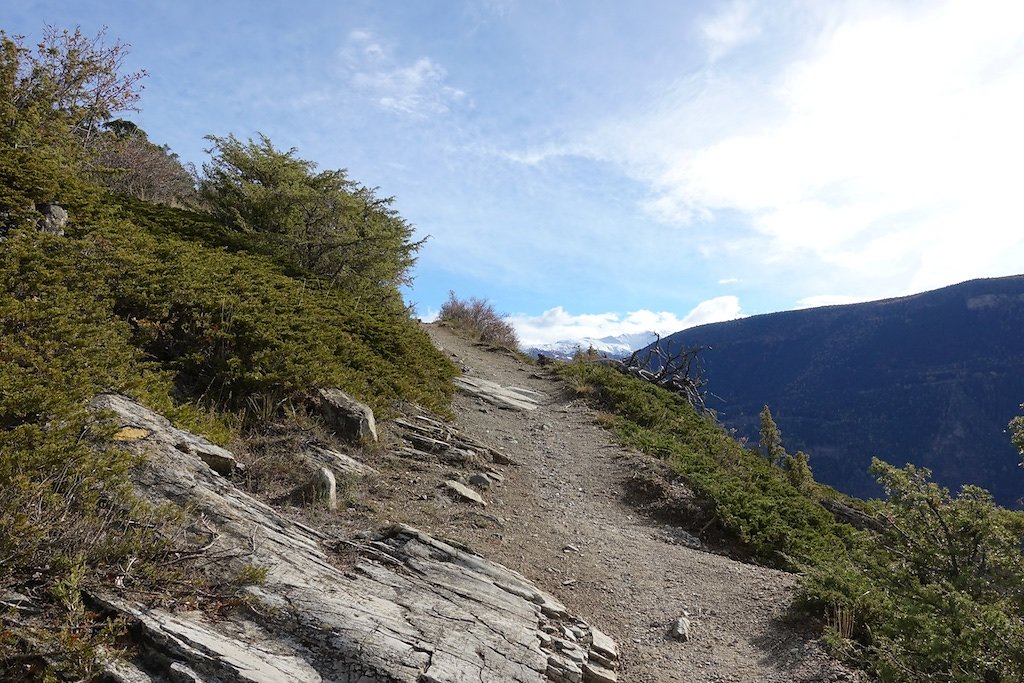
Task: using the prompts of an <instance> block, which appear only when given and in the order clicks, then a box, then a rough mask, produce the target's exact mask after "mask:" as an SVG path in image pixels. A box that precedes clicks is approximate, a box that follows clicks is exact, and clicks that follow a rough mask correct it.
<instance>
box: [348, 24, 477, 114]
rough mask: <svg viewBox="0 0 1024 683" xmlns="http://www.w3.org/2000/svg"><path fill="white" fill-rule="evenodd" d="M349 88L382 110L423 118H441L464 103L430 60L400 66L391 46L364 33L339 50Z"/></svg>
mask: <svg viewBox="0 0 1024 683" xmlns="http://www.w3.org/2000/svg"><path fill="white" fill-rule="evenodd" d="M342 57H343V61H344V63H345V68H346V69H347V71H348V73H349V74H350V79H351V83H352V86H353V87H354V88H355V89H356V90H358V91H361V92H363V93H365V94H366V95H368V96H369V97H371V98H372V99H373V100H374V101H375V102H376V104H377V106H379V107H381V108H382V109H387V110H390V111H394V112H397V113H400V114H407V115H411V116H417V117H423V116H428V115H431V114H443V113H445V112H447V111H449V110H450V109H451V107H452V106H454V105H455V104H457V103H459V102H462V101H464V100H465V99H466V93H465V92H464V91H463V90H461V89H459V88H456V87H453V86H451V85H449V84H448V82H447V81H448V72H447V71H446V70H445V68H444V67H443V66H441V65H440V64H438V63H436V62H435V61H433V60H431V59H430V58H429V57H419V58H417V59H416V60H414V61H413V62H411V63H405V64H402V63H399V61H398V60H397V59H396V57H395V56H394V53H393V50H392V48H391V47H390V46H388V45H387V44H385V43H384V42H382V41H380V40H378V39H377V37H376V36H374V34H372V33H371V32H369V31H366V30H355V31H352V32H351V33H349V36H348V41H347V43H346V45H345V47H344V49H343V50H342Z"/></svg>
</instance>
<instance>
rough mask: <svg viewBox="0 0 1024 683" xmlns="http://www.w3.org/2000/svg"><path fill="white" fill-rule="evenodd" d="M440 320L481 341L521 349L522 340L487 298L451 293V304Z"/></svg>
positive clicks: (441, 314)
mask: <svg viewBox="0 0 1024 683" xmlns="http://www.w3.org/2000/svg"><path fill="white" fill-rule="evenodd" d="M438 320H439V321H440V322H442V323H445V324H447V325H449V326H450V327H452V328H454V329H456V330H459V331H461V332H465V333H468V334H469V335H471V336H472V337H473V338H474V339H477V340H478V341H481V342H484V343H487V344H493V345H495V346H501V347H504V348H507V349H510V350H513V351H514V350H517V349H518V348H519V337H518V336H517V335H516V331H515V329H513V327H512V325H510V324H509V323H508V322H506V321H505V319H504V316H503V315H501V314H499V313H498V312H497V311H496V310H495V309H494V305H493V304H491V302H489V301H487V300H486V299H478V298H476V297H470V298H469V299H466V300H463V299H459V298H458V297H457V296H455V292H452V291H450V292H448V301H446V302H445V303H444V305H442V306H441V313H440V315H439V316H438Z"/></svg>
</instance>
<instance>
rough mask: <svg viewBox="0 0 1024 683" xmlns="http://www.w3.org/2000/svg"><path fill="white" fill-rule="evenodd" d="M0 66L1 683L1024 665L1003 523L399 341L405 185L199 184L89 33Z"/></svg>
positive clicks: (1012, 556) (264, 151)
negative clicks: (865, 497) (139, 110)
mask: <svg viewBox="0 0 1024 683" xmlns="http://www.w3.org/2000/svg"><path fill="white" fill-rule="evenodd" d="M0 47H2V50H0V120H2V121H3V124H2V125H0V181H2V182H0V247H2V249H0V281H2V283H3V287H2V288H0V566H2V568H3V571H2V572H0V679H2V680H16V681H33V682H34V681H46V682H50V681H89V682H90V683H91V682H92V681H103V682H104V683H107V682H108V681H115V682H117V683H137V682H146V683H178V682H179V681H183V680H187V681H196V682H200V683H202V682H208V683H216V682H220V681H249V682H253V681H260V682H270V681H301V682H303V683H307V682H308V683H323V681H325V680H332V681H334V680H337V681H360V682H362V683H370V682H373V681H381V682H384V681H387V682H388V683H391V682H399V683H427V682H434V683H446V682H448V681H453V682H454V681H467V680H471V681H481V683H505V682H506V681H516V682H519V683H543V682H551V683H567V682H571V683H617V681H618V680H620V675H621V676H622V680H628V681H649V682H651V683H660V682H661V681H666V682H667V681H674V680H680V678H683V679H684V680H696V681H727V680H731V681H747V680H757V681H769V682H777V683H782V682H783V681H805V682H806V683H811V682H812V681H822V680H829V681H849V680H852V681H856V680H864V679H866V678H873V679H877V680H880V681H885V682H886V683H889V682H890V681H892V682H893V683H896V682H903V681H907V682H912V683H923V682H925V681H927V682H928V683H931V682H932V681H941V682H949V683H952V682H953V681H956V682H957V683H959V682H962V681H985V682H986V683H991V682H995V683H1008V682H1010V681H1019V680H1021V678H1022V676H1024V619H1022V611H1024V607H1022V606H1024V580H1022V578H1021V577H1024V554H1022V551H1021V548H1022V546H1021V542H1020V541H1021V538H1022V537H1024V514H1022V513H1018V512H1013V511H1009V510H1006V509H1003V508H1000V507H998V506H996V505H994V504H993V503H992V501H991V499H990V497H989V496H988V494H987V493H986V492H985V491H983V490H981V489H977V488H973V487H967V488H966V489H965V490H964V491H963V492H962V493H961V494H960V495H959V496H951V495H950V494H949V492H948V491H945V490H943V489H941V488H940V487H938V486H936V485H935V484H934V483H931V482H930V481H929V480H928V477H927V475H926V474H925V473H923V472H921V471H920V470H917V469H916V468H914V467H907V468H895V467H892V466H889V465H886V464H885V463H883V462H875V463H873V465H872V474H873V476H875V477H876V478H877V479H878V480H879V481H880V482H881V483H882V484H883V485H884V487H885V489H886V490H887V492H888V493H889V497H888V498H887V500H884V501H882V500H878V501H867V502H865V501H861V500H857V499H854V498H850V497H848V496H844V495H842V494H840V493H838V492H836V491H835V490H833V489H831V488H830V487H828V486H825V485H823V484H821V483H819V482H816V481H815V480H814V479H813V477H812V476H811V473H810V471H809V470H808V469H807V467H806V462H805V461H804V460H803V459H802V458H801V457H799V455H797V456H788V455H786V454H785V453H784V452H783V451H781V449H776V450H775V451H773V452H774V453H775V456H776V457H772V458H771V459H768V458H765V457H763V456H762V455H761V454H759V453H758V452H756V451H755V450H753V449H750V448H747V447H745V445H744V444H742V443H740V442H738V441H737V440H735V439H733V438H732V437H731V435H730V434H729V432H728V431H727V430H726V429H725V428H723V426H722V425H721V424H720V423H719V422H717V421H716V419H715V417H714V416H713V415H711V414H708V413H706V412H702V411H700V410H698V409H697V408H696V407H695V406H694V405H692V404H691V403H690V402H689V400H688V399H687V398H686V397H685V396H684V395H682V394H678V393H671V392H669V391H666V390H665V389H663V388H661V387H657V386H654V385H653V384H651V383H649V382H645V381H643V380H641V379H638V378H637V377H635V376H630V373H628V372H619V371H618V370H619V369H621V368H618V369H617V366H616V365H615V364H614V363H613V362H611V361H608V360H607V359H598V358H594V357H593V356H592V355H590V354H582V355H581V357H579V358H578V359H575V360H574V361H572V362H570V363H562V362H553V361H550V360H549V361H548V362H546V363H545V364H543V365H541V364H540V363H537V364H534V363H533V362H532V361H529V360H527V359H526V358H525V357H524V356H522V355H520V354H518V353H517V352H515V351H513V350H512V348H513V347H514V342H515V336H514V333H512V330H511V328H509V327H508V326H507V324H506V323H504V322H503V321H502V320H501V319H500V318H499V317H498V316H497V314H496V313H495V312H494V309H493V307H492V306H491V305H490V304H489V302H487V301H486V300H478V299H471V300H470V302H469V305H464V304H465V302H460V300H458V298H457V297H456V296H455V294H454V292H453V293H452V294H451V297H450V303H451V304H452V306H451V307H447V306H446V307H445V308H443V309H442V313H444V312H445V311H446V310H447V311H448V312H449V313H451V312H453V311H460V310H461V311H463V312H466V313H470V314H473V315H470V316H469V318H468V319H469V321H470V322H471V323H472V324H465V321H462V322H463V324H457V323H459V319H458V318H449V319H445V316H444V315H442V317H441V318H442V319H441V322H440V323H439V324H438V325H435V326H422V325H420V324H419V322H418V321H416V320H414V319H413V317H412V312H411V311H410V310H409V309H408V308H407V307H406V305H405V304H404V302H403V300H402V297H401V294H400V289H399V288H400V287H401V286H402V285H403V284H405V283H407V282H408V281H409V278H410V277H411V269H412V267H413V265H414V263H415V259H416V255H417V253H418V251H419V249H420V248H421V247H422V246H423V242H422V241H419V242H418V241H414V240H413V230H412V227H411V226H410V224H409V223H408V222H406V221H405V219H404V218H403V217H402V216H400V215H399V214H398V213H397V212H395V211H394V209H393V208H392V200H391V199H390V198H387V197H379V196H377V194H376V191H375V190H373V189H371V188H368V187H366V186H363V185H361V184H359V183H358V182H357V181H355V180H353V179H351V178H349V177H348V175H347V174H346V172H345V171H342V170H320V169H318V167H317V165H316V164H315V163H314V162H312V161H308V160H305V159H302V158H301V157H299V156H298V153H297V151H296V150H289V151H282V150H279V149H278V148H276V147H275V146H274V145H273V144H272V143H271V141H270V140H269V139H267V138H266V137H265V136H259V137H258V138H257V139H251V140H247V141H243V140H239V139H237V138H235V137H234V136H231V135H228V136H226V137H212V136H211V137H209V138H208V140H209V141H210V143H211V149H210V160H209V162H208V163H207V164H204V165H203V168H202V171H201V172H197V173H196V174H195V175H191V174H189V173H188V172H187V171H186V170H185V169H184V168H183V167H182V166H181V164H180V163H179V162H178V160H177V159H176V157H174V155H173V154H171V153H170V152H169V151H168V150H167V149H166V148H165V147H162V146H159V145H156V144H154V143H151V142H150V141H149V140H148V137H147V136H146V134H145V133H144V132H143V131H141V130H140V129H138V128H137V127H135V126H134V125H132V124H129V123H128V122H125V121H120V120H111V114H112V112H114V111H122V110H125V109H130V108H131V106H132V105H133V104H134V99H135V98H136V97H137V93H136V92H135V91H134V90H133V87H134V84H135V82H136V81H137V80H138V78H139V77H140V76H138V75H128V76H125V75H121V74H118V73H117V69H118V68H119V65H120V64H121V63H122V62H121V59H120V56H121V54H122V53H121V51H120V47H119V46H117V45H115V46H113V47H112V48H109V49H108V48H105V47H104V46H103V34H100V35H99V36H97V37H96V38H95V39H92V38H89V37H87V36H83V35H82V34H81V32H80V31H67V32H59V31H57V30H56V29H48V30H47V31H46V32H45V33H44V38H43V41H42V42H41V43H40V45H39V46H38V48H37V49H36V50H35V51H33V50H32V49H29V48H26V47H24V45H22V43H21V41H20V39H17V38H9V37H7V36H6V35H5V34H3V33H0ZM111 85H113V86H116V87H113V88H111ZM68 92H70V93H71V95H72V96H67V94H68ZM129 152H130V153H129ZM139 154H141V155H142V156H143V157H145V158H147V159H148V160H149V161H151V162H154V163H157V164H158V165H159V166H160V167H162V168H163V169H164V170H166V171H169V172H168V173H167V174H166V175H161V176H160V177H159V178H156V177H154V176H151V175H150V174H149V172H148V171H147V170H146V169H147V168H151V167H150V166H149V165H143V166H139V165H136V164H135V161H137V160H138V159H139ZM151 181H152V182H151ZM153 182H155V183H156V186H155V187H154V185H153ZM968 301H973V302H974V304H975V305H974V306H973V308H972V309H971V310H975V309H977V310H981V311H984V310H986V308H985V307H986V306H989V305H990V304H991V303H992V302H993V301H994V302H995V303H996V304H998V303H999V299H998V298H996V299H992V298H991V297H989V296H987V295H986V296H983V297H981V298H980V299H979V298H977V297H974V298H971V299H968ZM1015 329H1016V328H1015ZM496 330H497V331H498V332H502V331H504V332H508V334H497V333H496ZM633 374H634V375H635V374H639V373H633ZM1015 439H1016V440H1017V441H1024V420H1022V423H1021V424H1019V425H1018V428H1016V429H1015ZM602 629H605V630H607V632H608V635H606V634H605V633H604V631H603V630H602ZM850 667H857V668H858V669H859V670H854V669H852V668H850Z"/></svg>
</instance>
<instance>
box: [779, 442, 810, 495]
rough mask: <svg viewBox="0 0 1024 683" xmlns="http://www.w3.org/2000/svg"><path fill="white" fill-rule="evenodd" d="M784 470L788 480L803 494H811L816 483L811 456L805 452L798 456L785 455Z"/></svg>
mask: <svg viewBox="0 0 1024 683" xmlns="http://www.w3.org/2000/svg"><path fill="white" fill-rule="evenodd" d="M782 469H783V470H785V472H786V480H787V481H789V483H790V484H792V485H793V488H795V489H796V490H797V491H800V492H801V493H809V492H810V491H811V485H812V484H813V483H814V474H813V473H812V472H811V465H810V456H808V455H807V454H806V453H804V452H803V451H797V452H796V455H784V456H783V459H782Z"/></svg>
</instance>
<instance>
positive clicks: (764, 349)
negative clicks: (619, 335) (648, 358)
mask: <svg viewBox="0 0 1024 683" xmlns="http://www.w3.org/2000/svg"><path fill="white" fill-rule="evenodd" d="M1021 330H1024V276H1014V277H1006V278H998V279H985V280H974V281H970V282H965V283H962V284H959V285H955V286H952V287H946V288H943V289H939V290H936V291H932V292H925V293H923V294H918V295H915V296H909V297H903V298H898V299H889V300H885V301H876V302H870V303H863V304H850V305H844V306H829V307H824V308H815V309H808V310H799V311H788V312H783V313H772V314H768V315H759V316H753V317H750V318H744V319H741V320H734V321H730V322H724V323H715V324H711V325H703V326H701V327H695V328H692V329H688V330H684V331H682V332H678V333H676V334H673V335H671V336H669V337H666V338H665V340H664V342H663V343H664V344H666V345H668V347H669V348H673V349H678V348H689V347H692V346H706V347H708V349H707V350H706V351H705V352H703V354H702V356H701V357H702V361H703V368H704V371H705V376H706V378H707V381H708V385H707V389H708V391H709V395H708V406H709V407H710V408H712V409H714V410H715V411H716V412H717V413H718V416H719V418H720V419H721V421H722V422H723V423H724V424H726V425H727V426H729V427H732V428H734V429H736V431H737V434H738V435H740V436H743V437H746V438H747V439H749V440H750V441H752V442H756V441H757V438H758V413H759V412H760V410H761V408H762V406H764V405H765V404H767V405H769V406H770V407H771V410H772V414H773V415H774V417H775V420H776V422H777V423H778V425H779V427H780V429H781V430H782V435H783V439H784V441H785V444H786V446H787V448H788V449H789V450H790V451H796V450H803V451H806V452H808V453H810V454H811V466H812V468H813V470H814V475H815V478H817V479H818V480H819V481H822V482H825V483H828V484H831V485H833V486H835V487H836V488H838V489H840V490H842V491H845V492H847V493H850V494H852V495H856V496H861V497H868V496H876V495H879V494H880V491H879V489H878V488H877V487H876V486H875V485H874V483H873V480H872V479H871V477H870V475H869V474H868V472H867V469H868V465H869V464H870V462H871V458H872V457H873V456H877V457H880V458H882V459H884V460H888V461H890V462H895V463H904V462H911V463H914V464H917V465H919V466H923V467H928V468H930V469H931V470H932V471H933V472H934V474H935V478H936V480H937V481H939V482H940V483H942V484H944V485H946V486H949V487H951V488H954V489H956V488H958V487H959V486H960V485H961V484H963V483H973V484H977V485H979V486H982V487H984V488H986V489H988V490H989V491H991V492H992V493H993V495H995V497H996V499H997V500H999V501H1000V502H1001V503H1003V504H1005V505H1013V504H1015V502H1016V501H1017V499H1018V498H1020V496H1021V495H1022V492H1024V471H1022V470H1021V469H1020V468H1019V467H1018V466H1017V462H1018V457H1017V453H1016V451H1015V450H1014V449H1013V448H1012V447H1011V446H1010V444H1009V441H1008V439H1007V435H1006V426H1007V423H1008V422H1009V421H1010V419H1011V418H1012V417H1013V416H1014V415H1016V414H1018V412H1019V405H1020V403H1021V402H1022V401H1024V335H1022V334H1021Z"/></svg>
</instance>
